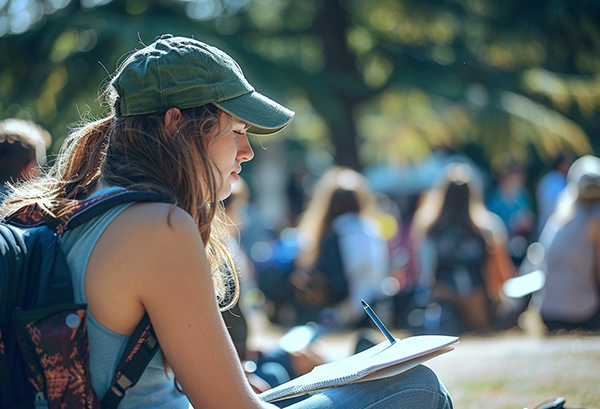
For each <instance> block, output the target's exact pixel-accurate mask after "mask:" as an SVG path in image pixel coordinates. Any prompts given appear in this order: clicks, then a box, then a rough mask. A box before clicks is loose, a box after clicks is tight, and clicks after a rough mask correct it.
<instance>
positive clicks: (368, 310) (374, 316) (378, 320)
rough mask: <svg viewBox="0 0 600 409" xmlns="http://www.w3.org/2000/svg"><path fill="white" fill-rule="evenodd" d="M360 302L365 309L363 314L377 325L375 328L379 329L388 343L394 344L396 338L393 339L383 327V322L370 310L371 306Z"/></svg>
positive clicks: (363, 301)
mask: <svg viewBox="0 0 600 409" xmlns="http://www.w3.org/2000/svg"><path fill="white" fill-rule="evenodd" d="M360 302H362V305H363V307H364V308H365V312H366V313H367V314H368V315H369V317H371V319H372V320H373V322H374V323H375V325H377V328H379V330H380V331H381V332H383V335H385V337H386V338H387V339H388V341H390V342H391V343H392V345H393V344H395V343H396V338H394V337H393V336H392V334H391V333H390V331H389V330H388V329H387V328H386V327H385V325H383V322H381V320H380V319H379V317H378V316H377V314H375V311H373V308H371V306H370V305H369V304H367V302H366V301H365V300H360Z"/></svg>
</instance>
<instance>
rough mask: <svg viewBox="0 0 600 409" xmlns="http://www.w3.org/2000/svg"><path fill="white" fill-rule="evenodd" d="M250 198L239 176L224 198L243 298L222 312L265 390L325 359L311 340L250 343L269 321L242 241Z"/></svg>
mask: <svg viewBox="0 0 600 409" xmlns="http://www.w3.org/2000/svg"><path fill="white" fill-rule="evenodd" d="M249 199H250V190H249V188H248V184H247V183H246V181H245V180H244V179H242V178H241V177H240V178H239V179H238V181H237V182H235V183H234V184H232V185H231V194H230V195H229V196H228V197H227V198H226V199H225V200H223V206H224V207H225V215H226V216H227V227H228V229H229V241H228V245H229V248H230V249H231V252H232V254H233V256H234V259H235V264H236V270H237V271H238V275H239V282H240V298H239V301H238V303H237V304H236V305H235V306H234V307H233V308H232V309H231V310H229V311H224V312H222V314H223V319H224V320H225V324H226V326H227V330H228V331H229V335H230V336H231V339H232V341H233V344H234V346H235V348H236V351H237V353H238V356H239V358H240V360H241V361H242V362H243V364H244V365H243V367H244V370H245V371H246V376H247V377H248V380H249V382H250V385H251V386H252V388H253V389H254V391H256V392H264V391H265V390H267V389H269V388H271V387H274V386H277V385H280V384H281V383H284V382H287V381H289V380H290V379H293V378H295V377H297V376H300V375H303V374H305V373H307V372H309V371H310V370H312V369H313V368H314V367H315V365H319V364H322V363H323V359H322V358H321V357H320V356H319V355H318V354H317V353H315V352H314V351H313V350H312V348H311V345H310V343H309V344H307V345H301V346H300V347H298V348H297V349H295V350H283V349H282V348H277V347H276V348H274V349H273V350H271V351H263V350H256V349H254V348H253V347H252V346H251V345H249V339H250V337H251V336H252V335H253V334H254V335H256V334H260V333H263V331H264V330H265V324H266V321H267V317H266V316H265V315H264V314H263V311H262V310H261V305H260V304H261V299H262V297H260V295H259V294H260V291H258V290H257V286H256V280H255V277H254V269H253V265H252V263H251V262H250V261H249V259H248V256H247V254H246V251H245V249H244V248H242V247H241V245H240V240H241V236H242V235H243V234H244V231H245V226H244V220H247V217H248V216H247V215H246V214H245V212H246V207H247V205H248V201H249Z"/></svg>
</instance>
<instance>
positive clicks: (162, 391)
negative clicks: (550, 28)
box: [62, 189, 190, 409]
mask: <svg viewBox="0 0 600 409" xmlns="http://www.w3.org/2000/svg"><path fill="white" fill-rule="evenodd" d="M107 191H108V189H103V190H101V191H100V192H98V193H97V194H96V195H99V194H103V193H106V192H107ZM131 204H132V203H127V204H123V205H119V206H116V207H114V208H112V209H110V210H109V211H107V212H106V213H104V214H102V215H101V216H98V217H96V218H94V219H92V220H90V221H89V222H87V223H85V224H83V225H81V226H79V227H77V228H75V229H73V230H72V231H67V232H66V233H65V235H64V237H63V240H62V243H63V250H64V251H65V254H66V255H67V262H68V264H69V267H70V268H71V271H72V274H73V290H74V293H75V302H77V303H86V297H85V291H84V280H85V271H86V268H87V264H88V261H89V259H90V255H91V254H92V250H93V249H94V246H95V245H96V243H97V242H98V239H99V238H100V235H101V234H102V233H103V232H104V230H105V229H106V228H107V227H108V225H109V224H110V223H111V222H112V221H113V220H114V219H115V217H117V216H118V215H119V214H120V213H121V212H122V211H123V210H125V209H126V208H127V207H129V206H130V205H131ZM87 317H88V338H89V345H90V370H91V376H92V387H93V388H94V391H95V392H96V394H97V395H98V397H99V398H100V399H102V397H103V396H104V394H105V393H106V391H107V390H108V388H109V386H110V384H111V381H112V379H113V376H114V374H115V371H116V367H117V364H118V362H119V359H120V357H121V354H122V353H123V350H124V349H125V345H126V344H127V342H128V341H129V337H127V336H124V335H121V334H117V333H115V332H113V331H111V330H109V329H108V328H106V327H105V326H103V325H102V324H100V323H99V322H98V321H97V320H96V319H95V318H94V316H93V315H92V314H91V313H90V312H89V310H88V312H87ZM173 378H174V375H173V372H172V371H169V377H168V378H167V376H166V374H165V371H164V367H163V362H162V354H161V353H160V351H159V352H158V353H157V354H156V355H155V356H154V358H153V359H152V361H151V362H150V364H149V365H148V368H146V371H145V372H144V374H143V375H142V377H141V379H140V380H139V382H138V383H137V385H135V386H134V387H132V388H131V389H129V390H128V391H127V393H126V394H125V397H124V398H123V400H122V401H121V404H120V405H119V409H129V408H141V407H143V408H174V409H179V408H181V409H187V408H188V407H189V406H190V404H189V401H188V399H187V398H186V397H185V396H184V395H182V394H180V393H179V392H178V391H177V390H176V389H175V386H174V384H173Z"/></svg>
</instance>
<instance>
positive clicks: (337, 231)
mask: <svg viewBox="0 0 600 409" xmlns="http://www.w3.org/2000/svg"><path fill="white" fill-rule="evenodd" d="M599 161H600V160H599V159H598V158H596V157H594V156H585V157H582V158H579V159H577V160H575V161H574V163H571V162H570V161H568V160H567V159H566V158H565V157H563V156H562V155H561V156H558V157H557V158H556V160H555V161H554V163H553V164H552V165H551V166H549V167H548V169H547V171H546V172H545V174H544V175H543V177H542V178H541V179H540V180H539V181H538V182H537V183H536V189H535V190H533V191H530V189H528V187H527V176H526V175H527V172H526V169H525V168H524V167H523V166H522V165H520V164H519V163H518V162H516V161H515V160H514V159H511V158H508V159H506V158H503V159H502V160H501V161H499V162H498V163H497V164H496V167H495V169H494V170H493V171H492V172H491V174H492V178H493V181H492V183H489V181H488V183H487V184H488V188H487V189H486V187H485V185H484V179H485V175H484V174H483V172H482V171H481V170H480V169H479V168H477V167H476V166H474V165H472V164H469V163H465V162H453V163H450V164H448V165H447V166H446V167H445V168H444V169H443V170H442V171H441V172H439V175H438V176H437V179H436V180H435V181H434V183H433V184H432V186H431V187H430V188H429V189H426V190H424V191H423V192H421V194H419V195H418V197H416V198H415V200H414V202H413V205H412V207H410V209H409V211H406V210H404V212H401V211H400V206H399V203H398V200H397V198H394V197H390V196H389V195H386V194H383V193H381V192H374V191H373V190H372V189H371V187H370V183H369V181H368V180H367V178H366V177H365V176H364V175H362V174H361V173H359V172H356V171H354V170H352V169H348V168H344V167H340V166H332V167H331V168H329V169H328V170H327V171H326V172H324V174H322V175H321V176H320V177H319V178H318V180H317V181H316V183H315V184H314V186H313V187H312V189H311V190H310V193H307V194H306V196H305V197H306V198H305V199H300V198H301V196H300V195H297V194H296V195H295V198H296V199H295V200H303V201H302V205H299V204H298V203H295V204H294V205H293V206H291V207H293V208H296V209H299V210H298V213H297V215H296V216H295V217H294V216H293V217H290V220H288V222H287V224H286V225H285V226H284V227H283V228H282V229H280V230H279V231H277V232H271V233H272V235H271V236H269V235H268V234H263V235H262V236H261V239H259V240H256V239H253V238H255V237H257V236H260V235H257V231H260V230H261V228H262V227H261V225H260V220H259V218H258V217H256V216H252V215H253V212H252V206H253V205H252V203H251V200H250V199H251V198H250V195H249V193H248V191H247V188H246V189H245V190H246V194H245V196H244V204H243V205H242V206H240V207H239V208H238V211H241V212H242V213H243V214H244V215H243V216H241V217H240V216H238V217H237V218H235V219H234V220H235V221H234V224H235V226H236V231H235V235H236V237H237V242H238V243H239V249H240V254H244V256H243V258H244V259H245V260H246V263H245V267H244V269H243V271H242V282H243V284H242V285H243V286H245V289H243V295H242V298H241V301H240V306H241V307H242V309H244V308H247V309H252V310H257V309H260V311H261V312H262V313H264V314H266V316H267V317H268V319H269V320H270V321H271V323H274V324H276V325H279V326H282V327H283V328H292V327H294V326H297V325H303V324H306V323H308V322H310V323H316V325H318V327H319V328H320V330H321V331H337V330H340V329H361V328H365V327H368V326H370V325H372V323H370V322H369V319H368V316H367V315H366V314H365V313H364V311H363V307H362V305H361V300H365V301H366V302H368V303H369V304H371V305H372V306H373V307H374V309H375V311H376V312H377V313H378V314H379V315H380V317H381V318H382V319H383V321H384V322H386V323H387V324H388V326H389V327H391V328H393V329H402V330H406V331H408V332H410V333H413V334H434V333H435V334H441V333H443V334H452V335H459V334H463V333H466V332H470V333H489V332H492V331H498V330H504V329H509V328H513V327H517V326H518V325H519V317H520V316H521V315H522V313H523V312H524V311H525V310H526V309H528V308H534V309H535V310H536V311H537V312H539V316H541V318H542V320H543V323H544V324H545V325H546V327H547V329H548V330H549V331H557V330H560V329H566V330H571V329H582V330H590V331H596V330H598V329H600V303H599V294H600V289H599V285H598V282H600V278H599V277H600V273H599V270H598V268H597V267H596V266H597V265H598V263H597V261H599V260H600V259H599V257H600V241H599V240H600V235H598V233H597V232H596V230H597V227H596V225H597V223H600V218H599V216H600V214H598V215H597V214H596V213H597V212H600V165H598V163H599ZM241 183H244V182H241ZM404 209H406V206H404ZM254 214H255V213H254ZM247 232H248V233H249V234H247ZM265 237H267V238H266V239H265Z"/></svg>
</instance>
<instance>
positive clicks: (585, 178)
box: [567, 155, 600, 201]
mask: <svg viewBox="0 0 600 409" xmlns="http://www.w3.org/2000/svg"><path fill="white" fill-rule="evenodd" d="M567 182H568V183H569V184H571V185H572V186H573V187H574V188H575V189H576V190H577V200H579V201H597V200H600V159H599V158H597V157H596V156H592V155H586V156H583V157H581V158H579V159H577V160H576V161H575V162H573V165H571V167H570V169H569V172H568V173H567Z"/></svg>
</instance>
